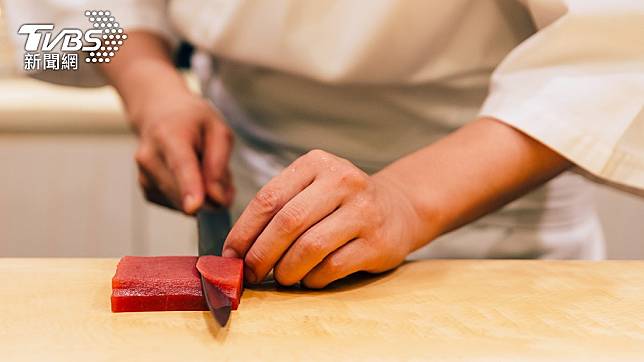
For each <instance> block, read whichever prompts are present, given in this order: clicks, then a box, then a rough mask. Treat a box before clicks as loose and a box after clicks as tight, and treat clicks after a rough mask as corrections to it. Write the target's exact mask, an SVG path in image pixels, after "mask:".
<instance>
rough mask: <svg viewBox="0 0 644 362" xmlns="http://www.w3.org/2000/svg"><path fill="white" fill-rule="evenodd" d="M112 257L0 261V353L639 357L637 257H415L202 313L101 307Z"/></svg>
mask: <svg viewBox="0 0 644 362" xmlns="http://www.w3.org/2000/svg"><path fill="white" fill-rule="evenodd" d="M116 262H117V260H115V259H0V360H3V361H19V360H39V361H71V360H76V359H84V360H88V361H116V360H119V361H127V360H130V361H144V360H151V361H155V362H157V361H212V360H270V361H284V360H293V359H299V360H333V361H338V360H346V359H351V360H390V359H396V360H401V359H414V358H415V359H422V360H440V361H452V360H468V361H469V360H486V361H487V360H489V361H501V360H508V361H517V360H522V361H526V360H567V361H571V360H580V361H587V360H593V361H597V360H607V361H615V360H643V359H644V262H632V261H631V262H628V261H610V262H575V261H504V260H498V261H457V260H454V261H424V262H415V263H408V264H405V265H403V266H402V267H400V268H398V269H397V270H396V271H394V272H391V273H388V274H384V275H381V276H379V277H375V278H366V279H365V278H356V279H354V280H352V281H350V282H344V283H340V284H339V285H336V286H334V287H332V288H330V289H329V290H325V291H304V290H297V289H275V288H274V287H273V286H270V285H269V286H264V287H261V288H259V289H255V290H251V289H247V290H246V291H245V292H244V295H243V299H242V302H241V304H240V307H239V310H237V311H234V312H233V313H232V316H231V320H230V322H229V324H228V326H227V328H225V329H218V328H217V327H216V325H215V323H214V322H213V320H212V319H211V316H210V315H209V314H208V313H207V312H160V313H156V312H154V313H153V312H148V313H122V314H113V313H111V312H110V279H111V277H112V275H113V274H114V270H115V266H116Z"/></svg>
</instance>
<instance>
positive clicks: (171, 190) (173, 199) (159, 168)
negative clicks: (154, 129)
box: [135, 146, 181, 209]
mask: <svg viewBox="0 0 644 362" xmlns="http://www.w3.org/2000/svg"><path fill="white" fill-rule="evenodd" d="M135 159H136V163H137V167H138V169H139V174H140V177H139V181H140V183H141V186H142V187H143V191H144V194H145V196H146V199H147V200H149V201H152V202H154V203H158V204H159V205H162V206H168V207H171V208H174V209H179V206H180V205H181V203H180V199H179V197H178V194H177V192H176V187H175V185H174V180H173V178H172V175H171V174H170V172H169V171H168V170H167V168H166V166H165V164H164V163H163V161H162V160H161V156H160V154H159V152H156V151H155V150H154V149H153V148H152V147H148V146H141V147H140V148H139V150H138V151H137V153H136V156H135Z"/></svg>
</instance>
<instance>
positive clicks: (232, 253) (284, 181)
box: [222, 159, 316, 258]
mask: <svg viewBox="0 0 644 362" xmlns="http://www.w3.org/2000/svg"><path fill="white" fill-rule="evenodd" d="M298 161H299V159H298V160H296V161H295V162H293V164H291V166H289V167H287V168H286V169H284V170H283V171H282V172H281V173H280V174H279V175H277V176H275V177H274V178H273V179H272V180H271V181H269V182H268V183H267V184H266V185H264V187H262V189H261V190H259V192H258V193H257V194H256V195H255V197H254V198H253V199H252V200H251V202H250V203H249V204H248V206H247V207H246V209H244V211H243V212H242V214H241V216H240V217H239V219H238V220H237V222H235V225H233V227H232V229H231V230H230V233H229V234H228V237H227V238H226V241H225V243H224V249H223V254H222V255H224V256H228V257H237V258H243V257H244V256H245V255H246V252H247V251H248V249H249V248H250V245H251V244H252V242H253V241H255V239H256V238H257V236H259V234H260V233H261V232H262V230H263V229H264V227H265V226H266V225H267V224H268V223H269V221H271V219H272V218H273V216H275V214H277V212H278V211H279V210H281V209H282V207H283V206H284V205H285V204H286V203H287V202H288V201H289V200H290V199H291V198H293V196H295V195H297V194H298V193H299V192H301V191H302V190H303V189H304V188H305V187H307V186H308V185H309V184H310V183H311V182H313V180H314V178H315V175H316V172H315V168H314V167H313V166H311V165H307V164H306V163H304V162H298Z"/></svg>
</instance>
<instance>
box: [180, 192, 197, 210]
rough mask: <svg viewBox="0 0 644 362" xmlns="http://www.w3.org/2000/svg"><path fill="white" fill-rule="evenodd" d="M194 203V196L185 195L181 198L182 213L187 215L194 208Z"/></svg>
mask: <svg viewBox="0 0 644 362" xmlns="http://www.w3.org/2000/svg"><path fill="white" fill-rule="evenodd" d="M195 201H197V199H196V198H195V197H194V196H192V195H186V196H185V197H184V198H183V211H185V212H187V213H190V212H192V211H193V210H194V208H195Z"/></svg>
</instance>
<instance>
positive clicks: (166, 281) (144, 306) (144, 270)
mask: <svg viewBox="0 0 644 362" xmlns="http://www.w3.org/2000/svg"><path fill="white" fill-rule="evenodd" d="M196 263H197V257H193V256H157V257H140V256H126V257H123V258H122V259H121V261H120V262H119V264H118V266H117V267H116V274H115V275H114V277H113V278H112V298H111V299H112V312H145V311H172V310H174V311H187V310H208V306H207V305H206V302H205V299H204V298H203V294H202V291H201V279H200V276H199V272H198V271H197V268H196Z"/></svg>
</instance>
